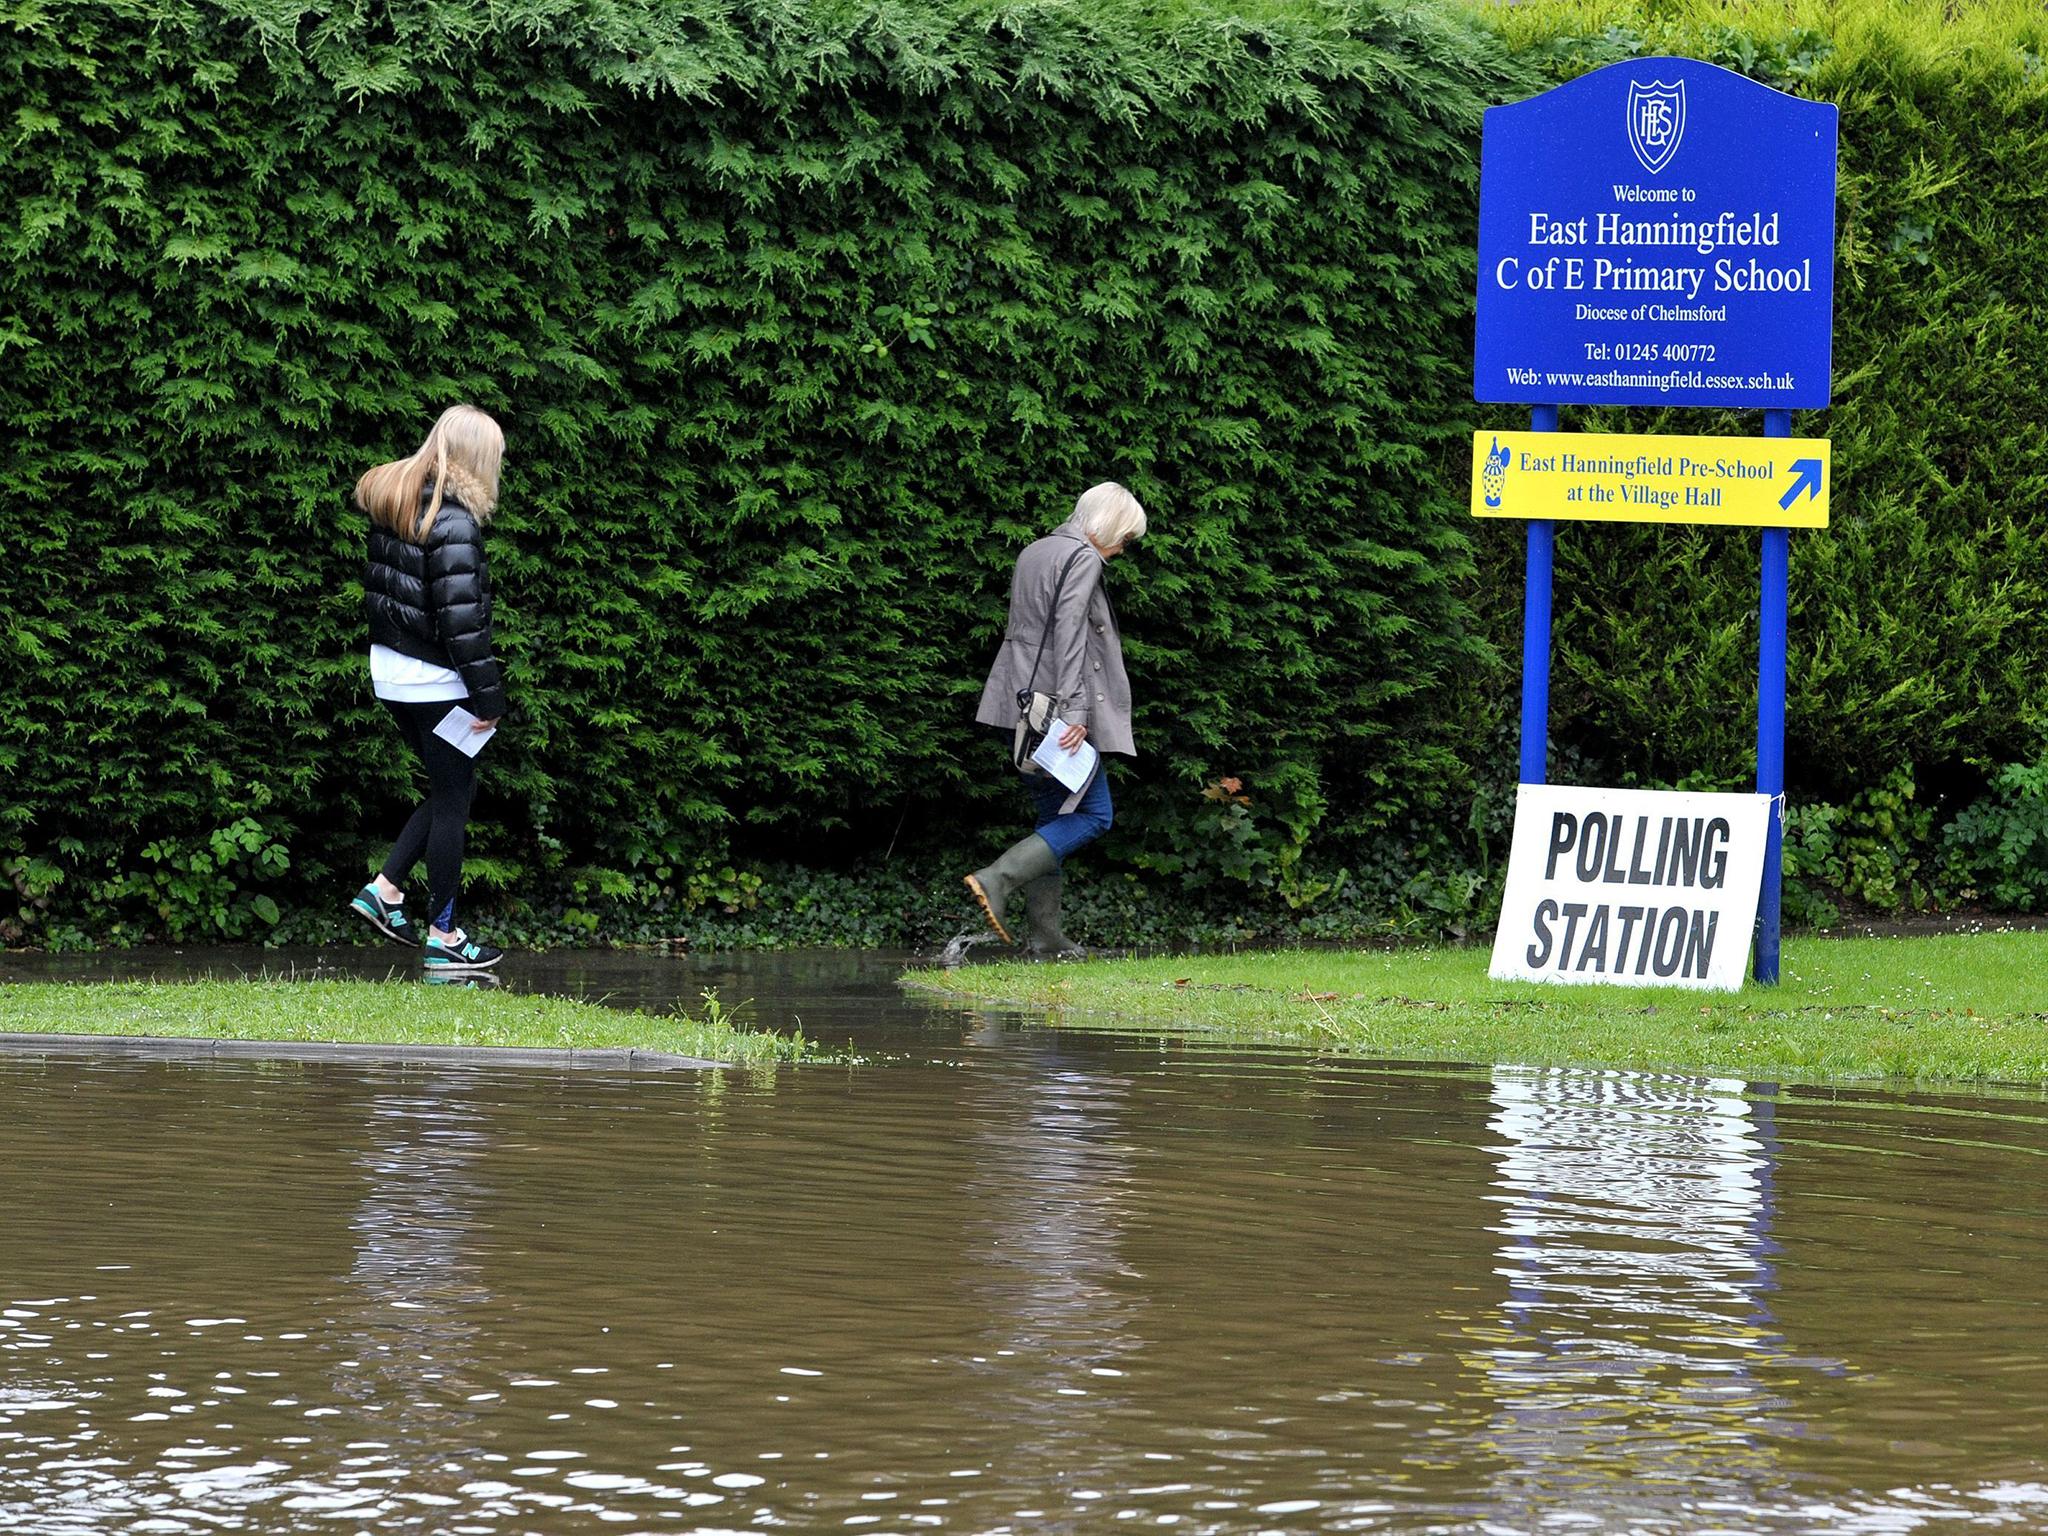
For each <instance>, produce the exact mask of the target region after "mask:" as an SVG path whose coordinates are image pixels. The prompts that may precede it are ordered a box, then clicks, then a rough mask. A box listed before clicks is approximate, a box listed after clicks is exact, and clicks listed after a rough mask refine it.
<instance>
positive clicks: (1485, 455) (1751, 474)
mask: <svg viewBox="0 0 2048 1536" xmlns="http://www.w3.org/2000/svg"><path fill="white" fill-rule="evenodd" d="M1828 447H1829V444H1828V440H1827V439H1826V438H1824V437H1754V438H1742V437H1648V436H1632V435H1625V434H1621V433H1609V432H1475V433H1473V434H1472V515H1473V516H1474V517H1521V518H1539V517H1540V518H1573V519H1583V520H1585V521H1588V522H1602V523H1725V524H1732V525H1735V526H1738V527H1745V528H1825V527H1827V525H1828V490H1829V487H1830V486H1831V484H1832V483H1833V474H1832V472H1831V466H1830V463H1829V457H1828Z"/></svg>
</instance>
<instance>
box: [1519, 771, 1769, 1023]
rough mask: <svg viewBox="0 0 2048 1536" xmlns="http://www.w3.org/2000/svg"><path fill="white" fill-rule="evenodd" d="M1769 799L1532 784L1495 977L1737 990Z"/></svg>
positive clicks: (1522, 800)
mask: <svg viewBox="0 0 2048 1536" xmlns="http://www.w3.org/2000/svg"><path fill="white" fill-rule="evenodd" d="M1770 808H1771V798H1770V796H1768V795H1694V794H1680V793H1676V792H1665V791H1654V790H1646V789H1581V788H1575V787H1573V786H1570V785H1561V784H1524V785H1522V786H1521V789H1520V791H1519V795H1518V798H1517V800H1516V802H1515V842H1514V848H1513V851H1512V852H1511V853H1510V854H1509V855H1508V884H1507V895H1506V897H1505V899H1504V900H1503V901H1502V903H1501V911H1500V931H1499V932H1498V933H1497V934H1496V935H1495V936H1494V941H1493V965H1492V967H1491V968H1490V971H1489V974H1490V975H1492V976H1493V977H1494V978H1495V979H1496V980H1499V981H1563V982H1606V983H1608V984H1609V985H1611V986H1635V987H1697V988H1701V989H1705V990H1716V991H1728V992H1733V991H1735V990H1737V989H1739V988H1740V987H1741V985H1742V975H1743V971H1744V969H1745V967H1746V966H1747V964H1748V961H1749V940H1750V930H1751V929H1752V928H1753V927H1754V926H1755V923H1756V902H1757V891H1758V889H1759V887H1760V886H1761V884H1762V882H1763V870H1764V837H1765V833H1766V832H1767V831H1768V829H1769V816H1770Z"/></svg>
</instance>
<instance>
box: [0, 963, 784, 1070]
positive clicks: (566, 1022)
mask: <svg viewBox="0 0 2048 1536" xmlns="http://www.w3.org/2000/svg"><path fill="white" fill-rule="evenodd" d="M703 1013H704V1016H703V1017H701V1018H688V1017H683V1016H675V1017H669V1018H656V1017H655V1016H653V1015H652V1014H646V1013H627V1012H624V1011H623V1010H620V1009H616V1008H605V1007H600V1006H599V1005H598V1004H595V1003H582V1002H576V1001H573V1000H571V999H569V998H561V997H538V996H533V995H531V994H527V993H520V992H500V991H471V990H468V989H466V988H458V987H429V986H420V985H417V984H415V983H411V982H401V981H388V982H387V981H267V980H260V979H259V980H253V981H173V982H106V983H88V984H69V983H46V982H10V983H7V984H4V985H0V1033H15V1034H73V1035H171V1036H179V1037H185V1038H201V1039H213V1040H292V1041H300V1040H319V1041H346V1042H349V1043H352V1044H381V1045H394V1044H395V1045H469V1046H492V1045H512V1046H527V1047H536V1046H538V1047H553V1048H558V1049H569V1048H573V1049H578V1050H601V1049H617V1048H621V1047H630V1048H632V1049H634V1050H646V1051H668V1052H671V1053H674V1054H676V1055H681V1056H707V1057H710V1058H712V1059H714V1060H717V1061H729V1062H735V1063H742V1064H746V1063H756V1062H764V1061H777V1060H794V1059H800V1058H801V1057H803V1056H804V1055H806V1054H807V1053H808V1052H809V1050H810V1047H809V1045H808V1043H807V1042H806V1041H804V1040H803V1039H802V1037H801V1036H794V1035H771V1034H763V1033H760V1032H757V1031H752V1030H745V1029H740V1028H737V1027H735V1026H734V1024H733V1023H732V1021H731V1020H730V1019H728V1018H727V1017H726V1016H725V1013H724V1011H723V1010H722V1009H721V1008H720V1007H719V1006H718V1004H717V1002H716V1000H715V999H707V1001H706V1005H705V1008H704V1010H703Z"/></svg>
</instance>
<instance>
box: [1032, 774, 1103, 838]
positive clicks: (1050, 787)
mask: <svg viewBox="0 0 2048 1536" xmlns="http://www.w3.org/2000/svg"><path fill="white" fill-rule="evenodd" d="M1026 782H1027V783H1028V784H1029V785H1030V787H1031V798H1032V800H1033V801H1035V802H1036V804H1037V807H1038V823H1037V825H1038V835H1039V836H1040V837H1042V838H1044V839H1045V840H1046V843H1047V844H1048V845H1049V846H1050V847H1051V848H1052V852H1053V857H1054V858H1056V859H1059V860H1060V861H1062V862H1065V860H1066V857H1067V855H1068V854H1070V853H1072V852H1074V851H1075V850H1076V849H1077V848H1082V847H1085V846H1086V845H1087V844H1089V843H1092V842H1094V841H1095V839H1096V838H1098V837H1100V836H1102V834H1103V833H1105V832H1107V831H1108V830H1109V829H1110V826H1111V824H1112V823H1113V822H1114V821H1115V820H1116V815H1115V813H1114V812H1113V811H1112V810H1111V809H1110V804H1109V765H1108V764H1107V763H1104V764H1103V765H1102V766H1101V767H1099V768H1098V769H1097V770H1096V772H1095V782H1094V783H1092V784H1090V785H1089V786H1088V790H1087V793H1086V794H1084V795H1082V796H1081V803H1080V804H1079V805H1077V806H1075V807H1074V808H1073V809H1072V810H1071V811H1069V812H1067V814H1066V815H1064V816H1062V815H1061V814H1060V807H1061V806H1062V805H1065V804H1066V802H1067V796H1068V795H1069V794H1071V793H1072V791H1071V790H1069V789H1068V788H1067V786H1066V785H1064V784H1062V783H1061V782H1060V781H1059V780H1058V779H1056V778H1054V777H1053V776H1052V775H1051V774H1042V775H1040V776H1039V777H1038V778H1035V779H1030V780H1027V781H1026Z"/></svg>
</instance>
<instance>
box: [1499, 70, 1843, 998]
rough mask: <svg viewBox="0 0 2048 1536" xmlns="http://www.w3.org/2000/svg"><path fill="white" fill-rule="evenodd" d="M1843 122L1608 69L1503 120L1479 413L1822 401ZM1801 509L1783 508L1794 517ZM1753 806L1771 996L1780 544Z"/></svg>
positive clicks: (1529, 742)
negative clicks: (1761, 847)
mask: <svg viewBox="0 0 2048 1536" xmlns="http://www.w3.org/2000/svg"><path fill="white" fill-rule="evenodd" d="M1838 116H1839V114H1838V113H1837V111H1836V109H1835V108H1834V107H1833V106H1832V105H1831V104H1829V103H1827V102H1817V101H1802V100H1800V99H1799V98H1797V97H1793V96H1787V95H1785V94H1783V93H1782V92H1779V91H1774V90H1771V89H1770V88H1769V87H1768V86H1762V85H1758V84H1757V83H1756V82H1754V81H1752V80H1746V79H1744V78H1743V77H1742V76H1740V75H1737V74H1735V73H1733V72H1732V71H1729V70H1725V69H1721V68H1719V67H1718V66H1716V65H1712V64H1702V63H1700V62H1699V61H1698V60H1696V59H1669V58H1658V59H1632V60H1628V61H1626V62H1623V63H1620V64H1610V65H1608V66H1607V67H1606V68H1604V69H1597V70H1595V71H1593V72H1592V73H1591V74H1589V75H1582V76H1581V77H1580V78H1578V79H1577V80H1573V81H1571V82H1570V83H1568V84H1565V85H1561V86H1558V87H1557V88H1556V89H1555V90H1550V91H1546V92H1544V93H1543V94H1542V95H1541V96H1537V97H1533V98H1531V99H1530V100H1528V101H1520V102H1514V103H1511V104H1509V105H1506V106H1499V107H1493V108H1490V109H1489V110H1488V111H1487V113H1486V120H1485V130H1484V134H1483V136H1482V139H1481V151H1480V152H1481V160H1480V172H1479V307H1478V323H1477V328H1476V331H1475V335H1474V340H1473V352H1472V394H1473V398H1475V399H1478V400H1497V401H1518V402H1521V403H1523V404H1526V405H1528V406H1529V407H1530V411H1529V426H1530V429H1531V430H1532V431H1535V432H1555V431H1557V430H1558V427H1559V420H1558V407H1559V406H1561V405H1624V406H1627V405H1653V406H1658V405H1712V406H1734V407H1750V408H1761V409H1762V411H1763V413H1764V419H1763V429H1764V433H1763V435H1764V436H1765V437H1767V438H1782V437H1790V436H1791V435H1792V412H1793V411H1794V410H1803V409H1811V408H1813V407H1818V406H1824V405H1826V404H1827V403H1828V393H1829V379H1828V373H1829V368H1830V366H1831V363H1832V353H1833V345H1832V335H1833V329H1834V297H1835V282H1834V270H1835V256H1834V248H1835V140H1836V125H1837V120H1838ZM1489 494H1492V492H1489ZM1786 504H1787V506H1788V507H1789V501H1788V502H1787V503H1786ZM1556 530H1557V525H1556V523H1555V522H1553V521H1551V520H1550V519H1548V518H1531V519H1530V521H1529V527H1528V555H1527V564H1526V575H1525V578H1524V579H1525V583H1526V586H1525V596H1524V602H1523V608H1522V763H1521V778H1522V783H1523V784H1525V785H1535V784H1542V783H1543V782H1544V781H1545V777H1546V771H1547V768H1548V758H1549V721H1550V613H1551V574H1552V568H1553V566H1552V562H1553V551H1554V548H1555V540H1556ZM1761 559H1762V576H1763V579H1762V583H1761V586H1762V591H1761V594H1760V600H1759V603H1758V620H1759V630H1758V646H1757V700H1756V787H1757V791H1758V793H1760V794H1763V795H1766V796H1768V797H1770V800H1771V804H1772V814H1771V816H1770V818H1769V824H1768V830H1767V842H1766V845H1765V854H1764V869H1763V879H1762V889H1761V892H1760V894H1759V897H1758V903H1757V934H1756V949H1755V964H1756V977H1757V980H1759V981H1761V982H1766V983H1769V982H1775V981H1776V980H1777V979H1778V958H1779V957H1778V936H1779V935H1778V930H1779V916H1780V907H1779V901H1780V881H1781V876H1782V872H1783V868H1782V860H1783V837H1784V805H1785V799H1784V796H1785V670H1786V613H1787V586H1788V580H1789V568H1790V561H1791V535H1790V530H1789V529H1788V528H1783V527H1772V528H1765V529H1764V530H1763V533H1762V551H1761Z"/></svg>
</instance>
